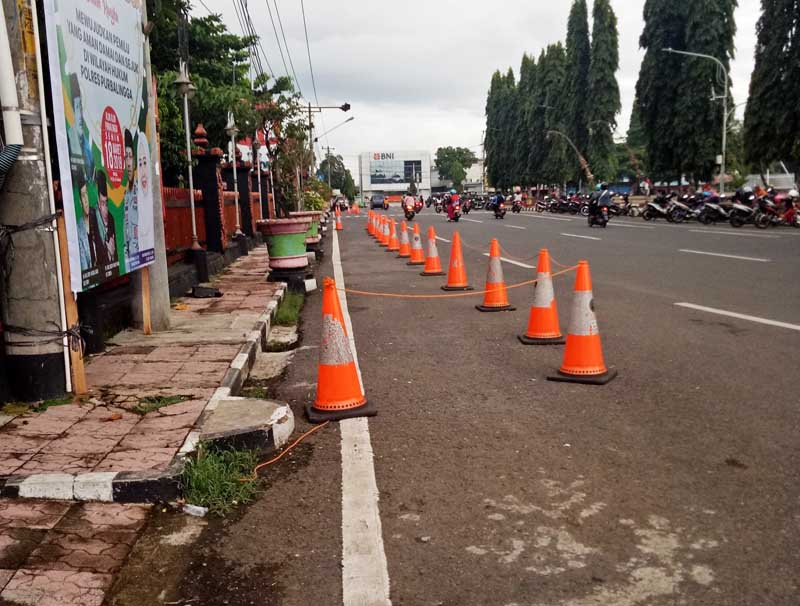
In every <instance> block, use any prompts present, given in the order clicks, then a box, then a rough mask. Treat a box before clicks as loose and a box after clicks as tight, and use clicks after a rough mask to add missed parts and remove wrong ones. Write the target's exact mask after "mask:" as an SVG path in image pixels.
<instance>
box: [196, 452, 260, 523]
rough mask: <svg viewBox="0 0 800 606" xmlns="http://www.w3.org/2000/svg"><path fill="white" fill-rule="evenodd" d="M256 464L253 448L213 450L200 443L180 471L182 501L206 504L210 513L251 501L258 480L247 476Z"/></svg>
mask: <svg viewBox="0 0 800 606" xmlns="http://www.w3.org/2000/svg"><path fill="white" fill-rule="evenodd" d="M257 464H258V453H257V452H256V451H253V450H226V451H216V450H209V449H208V448H207V446H205V445H204V444H201V445H200V447H199V448H198V449H197V456H196V457H195V458H194V459H190V460H189V461H188V462H187V464H186V469H185V470H184V472H183V476H182V484H183V488H184V496H185V498H186V502H187V503H191V504H192V505H200V506H202V507H208V510H209V512H210V513H213V514H215V515H218V516H224V515H226V514H227V513H229V512H230V511H232V510H233V508H234V507H236V506H237V505H241V504H244V503H249V502H251V501H252V500H253V499H254V498H255V496H256V493H257V492H258V480H253V479H251V478H250V476H251V474H252V473H253V468H254V467H255V466H256V465H257Z"/></svg>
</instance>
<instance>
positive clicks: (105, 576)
mask: <svg viewBox="0 0 800 606" xmlns="http://www.w3.org/2000/svg"><path fill="white" fill-rule="evenodd" d="M147 511H148V507H147V506H142V505H121V504H117V503H72V502H62V501H27V500H19V499H15V500H10V499H0V605H2V606H5V605H7V604H8V605H11V604H14V605H17V604H20V605H30V606H34V605H35V606H100V605H101V604H102V603H103V600H104V598H105V593H106V591H107V590H108V588H109V587H110V586H111V582H112V581H113V575H114V573H116V572H117V571H118V570H119V569H120V567H121V566H122V564H123V563H124V562H125V559H126V558H127V557H128V552H129V551H130V549H131V547H133V545H134V543H135V542H136V539H137V537H138V533H139V531H140V530H141V528H142V527H143V525H144V523H145V517H146V515H147Z"/></svg>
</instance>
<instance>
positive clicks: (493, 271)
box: [475, 239, 517, 312]
mask: <svg viewBox="0 0 800 606" xmlns="http://www.w3.org/2000/svg"><path fill="white" fill-rule="evenodd" d="M484 290H485V291H486V294H485V295H484V297H483V305H476V306H475V309H477V310H478V311H484V312H491V311H516V309H517V308H516V307H513V306H512V305H510V304H509V303H508V291H507V290H506V281H505V279H504V278H503V263H502V261H501V260H500V243H499V242H498V241H497V239H494V240H492V244H491V246H490V248H489V270H488V271H487V273H486V288H484Z"/></svg>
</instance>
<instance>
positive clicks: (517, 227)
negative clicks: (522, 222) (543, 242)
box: [503, 225, 528, 229]
mask: <svg viewBox="0 0 800 606" xmlns="http://www.w3.org/2000/svg"><path fill="white" fill-rule="evenodd" d="M503 227H507V228H508V229H528V228H527V227H521V226H519V225H503Z"/></svg>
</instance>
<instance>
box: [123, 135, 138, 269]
mask: <svg viewBox="0 0 800 606" xmlns="http://www.w3.org/2000/svg"><path fill="white" fill-rule="evenodd" d="M133 150H134V147H133V133H131V131H129V130H128V129H127V128H126V129H125V176H126V179H127V181H128V183H127V187H126V188H125V197H124V198H123V209H124V212H125V215H124V228H125V229H124V235H125V247H124V250H125V267H126V268H128V269H131V268H133V267H135V266H136V265H138V262H139V199H138V196H137V191H136V187H137V180H136V158H135V154H134V151H133Z"/></svg>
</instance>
